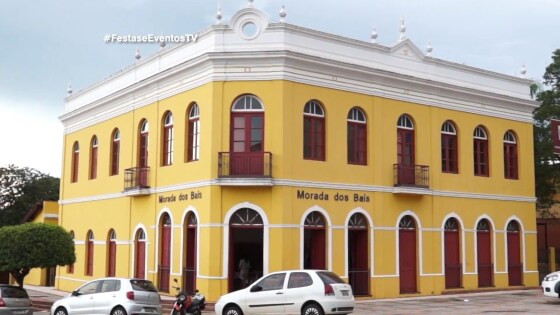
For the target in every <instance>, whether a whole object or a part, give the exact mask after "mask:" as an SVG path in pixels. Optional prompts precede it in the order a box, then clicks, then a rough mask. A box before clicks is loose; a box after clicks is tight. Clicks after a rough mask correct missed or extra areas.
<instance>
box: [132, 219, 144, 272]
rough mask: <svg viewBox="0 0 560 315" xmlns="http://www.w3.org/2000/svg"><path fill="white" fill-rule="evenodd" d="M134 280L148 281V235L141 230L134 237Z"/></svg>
mask: <svg viewBox="0 0 560 315" xmlns="http://www.w3.org/2000/svg"><path fill="white" fill-rule="evenodd" d="M134 250H135V257H134V278H138V279H146V233H145V232H144V230H143V229H139V230H138V231H137V232H136V235H135V237H134Z"/></svg>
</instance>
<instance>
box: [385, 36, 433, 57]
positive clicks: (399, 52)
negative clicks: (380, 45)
mask: <svg viewBox="0 0 560 315" xmlns="http://www.w3.org/2000/svg"><path fill="white" fill-rule="evenodd" d="M389 52H390V54H391V55H394V56H398V57H402V58H406V59H411V60H418V61H420V60H424V58H425V56H424V53H423V52H422V51H421V50H420V49H419V48H418V47H417V46H416V45H414V43H413V42H412V41H411V40H410V39H408V38H407V39H405V40H403V41H401V42H399V43H397V44H396V45H395V46H393V47H391V49H390V51H389Z"/></svg>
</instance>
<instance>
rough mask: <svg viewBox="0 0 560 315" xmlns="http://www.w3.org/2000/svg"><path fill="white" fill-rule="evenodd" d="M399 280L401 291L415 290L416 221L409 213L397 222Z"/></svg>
mask: <svg viewBox="0 0 560 315" xmlns="http://www.w3.org/2000/svg"><path fill="white" fill-rule="evenodd" d="M399 281H400V292H401V293H414V292H416V291H417V284H416V222H415V221H414V218H413V217H412V216H409V215H407V216H404V217H403V218H402V219H401V221H400V222H399Z"/></svg>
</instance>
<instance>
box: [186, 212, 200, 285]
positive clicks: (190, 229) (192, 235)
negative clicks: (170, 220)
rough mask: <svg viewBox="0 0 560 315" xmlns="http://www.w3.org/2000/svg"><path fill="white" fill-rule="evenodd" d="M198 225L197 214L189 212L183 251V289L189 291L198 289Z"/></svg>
mask: <svg viewBox="0 0 560 315" xmlns="http://www.w3.org/2000/svg"><path fill="white" fill-rule="evenodd" d="M197 225H198V221H197V219H196V215H195V214H194V212H189V213H188V214H187V217H186V218H185V222H184V227H183V228H184V231H185V234H184V238H185V240H184V242H183V244H185V245H184V246H185V248H184V250H183V252H184V253H185V257H184V260H183V261H184V266H183V290H187V291H194V290H195V289H196V269H197V265H196V254H197V247H196V237H197V235H196V227H197Z"/></svg>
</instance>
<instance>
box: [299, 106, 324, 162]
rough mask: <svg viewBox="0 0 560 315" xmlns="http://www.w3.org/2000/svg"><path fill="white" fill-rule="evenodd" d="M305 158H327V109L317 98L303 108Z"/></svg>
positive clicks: (319, 159)
mask: <svg viewBox="0 0 560 315" xmlns="http://www.w3.org/2000/svg"><path fill="white" fill-rule="evenodd" d="M303 158H304V159H307V160H317V161H324V160H325V111H324V110H323V107H322V106H321V104H320V103H319V102H318V101H315V100H311V101H309V102H307V103H306V104H305V107H304V108H303Z"/></svg>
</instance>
